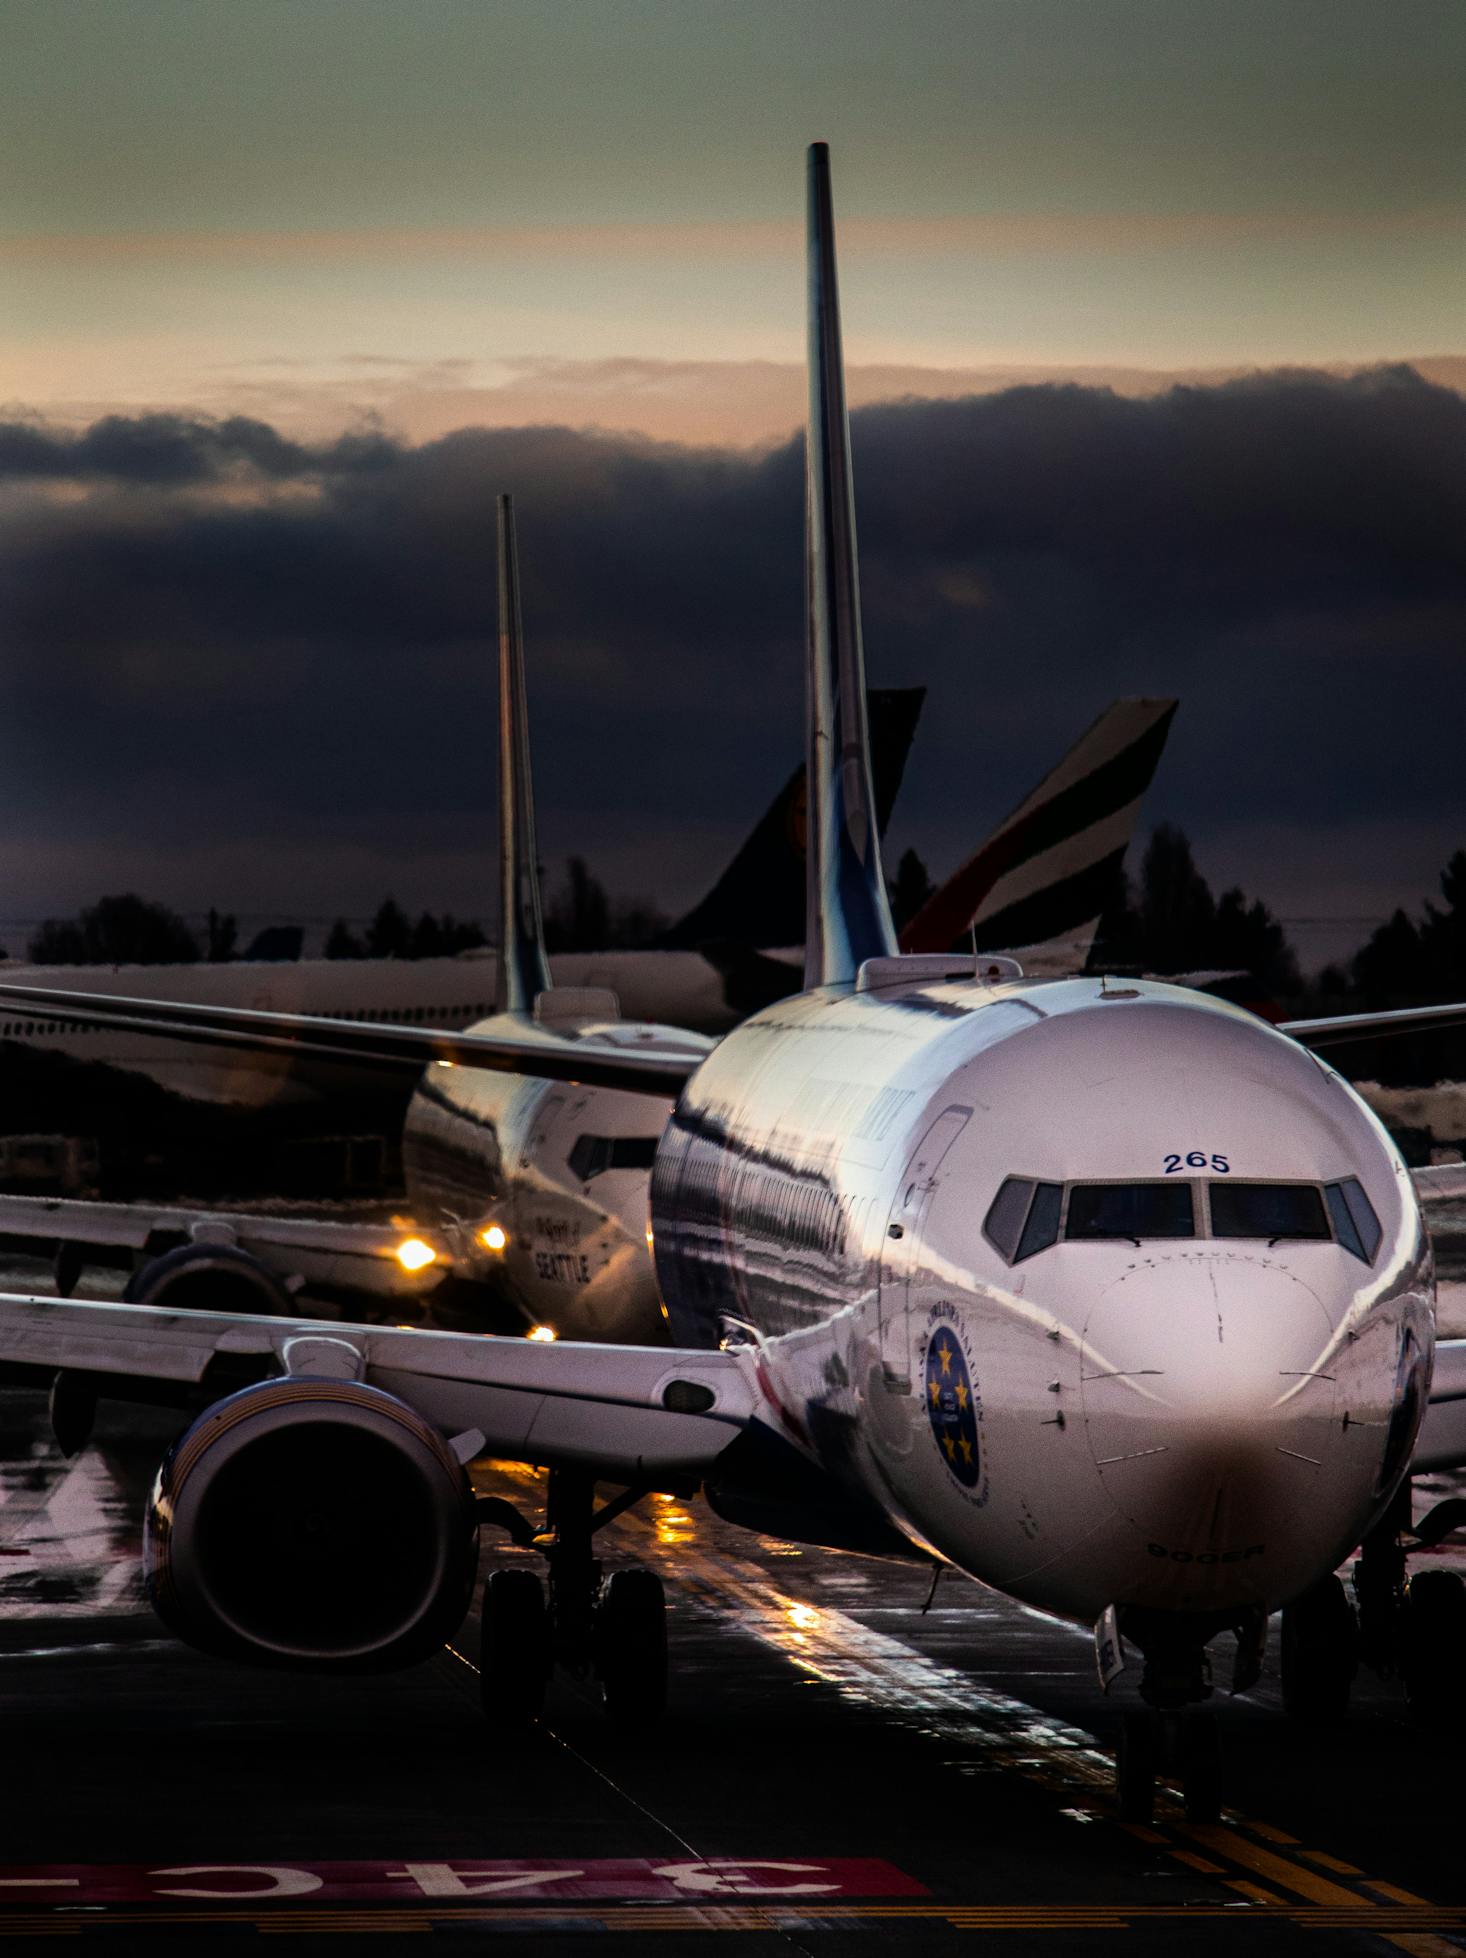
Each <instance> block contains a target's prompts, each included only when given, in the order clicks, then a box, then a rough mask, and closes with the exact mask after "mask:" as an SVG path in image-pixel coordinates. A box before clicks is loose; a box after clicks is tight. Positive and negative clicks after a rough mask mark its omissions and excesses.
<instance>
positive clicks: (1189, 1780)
mask: <svg viewBox="0 0 1466 1958" xmlns="http://www.w3.org/2000/svg"><path fill="white" fill-rule="evenodd" d="M1181 1799H1182V1801H1183V1803H1184V1805H1185V1809H1186V1820H1187V1821H1188V1822H1215V1821H1216V1820H1217V1819H1218V1817H1219V1816H1220V1815H1221V1812H1222V1747H1221V1738H1220V1736H1219V1734H1218V1732H1217V1720H1216V1715H1215V1714H1214V1713H1192V1714H1189V1715H1188V1716H1187V1718H1186V1720H1185V1721H1184V1722H1183V1724H1182V1728H1181Z"/></svg>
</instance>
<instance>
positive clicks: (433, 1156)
mask: <svg viewBox="0 0 1466 1958" xmlns="http://www.w3.org/2000/svg"><path fill="white" fill-rule="evenodd" d="M502 1024H503V1022H501V1021H496V1020H493V1019H490V1020H485V1021H483V1022H481V1023H480V1025H479V1027H478V1028H477V1030H478V1031H481V1032H487V1033H492V1032H493V1031H495V1029H496V1028H497V1027H499V1026H501V1025H502ZM583 1030H584V1031H585V1032H586V1033H587V1034H588V1035H590V1036H592V1037H594V1038H595V1039H597V1040H598V1041H601V1042H602V1043H604V1042H607V1041H611V1042H624V1043H625V1044H627V1045H628V1046H631V1047H633V1048H637V1049H641V1050H644V1049H645V1048H646V1046H647V1045H648V1044H649V1043H655V1042H658V1041H661V1042H670V1043H672V1044H674V1045H676V1046H677V1047H678V1048H680V1049H683V1050H686V1049H687V1048H689V1047H693V1048H698V1049H705V1048H706V1047H707V1045H708V1043H707V1042H706V1041H701V1040H699V1039H698V1037H697V1036H695V1035H690V1034H683V1033H680V1032H676V1031H674V1030H673V1029H670V1028H652V1027H647V1026H644V1025H639V1024H637V1023H628V1022H624V1021H612V1022H609V1023H606V1024H600V1023H587V1024H586V1025H585V1027H584V1029H583ZM671 1113H672V1104H671V1102H670V1101H663V1100H660V1099H659V1098H657V1097H656V1096H653V1095H646V1094H627V1093H621V1092H618V1091H616V1090H614V1089H610V1088H600V1087H587V1086H584V1085H577V1084H573V1083H568V1082H556V1081H543V1080H540V1079H537V1078H536V1077H534V1076H531V1075H513V1074H489V1073H481V1072H477V1071H475V1070H472V1069H468V1068H459V1067H445V1066H442V1065H441V1064H438V1065H434V1066H432V1067H430V1068H428V1069H427V1071H426V1072H425V1074H424V1075H423V1078H422V1080H421V1082H420V1083H419V1085H418V1088H417V1090H416V1092H415V1093H414V1095H413V1098H412V1102H411V1105H410V1107H409V1109H408V1112H407V1119H406V1123H405V1125H404V1129H403V1142H402V1162H403V1172H404V1175H405V1177H406V1181H407V1188H408V1195H409V1197H410V1199H411V1202H412V1207H413V1214H414V1216H415V1217H416V1219H417V1221H418V1222H419V1223H420V1224H423V1225H425V1226H428V1227H429V1228H430V1229H431V1230H432V1232H433V1234H434V1235H435V1237H436V1238H438V1239H440V1240H441V1241H443V1242H444V1243H445V1244H446V1245H447V1246H448V1248H449V1249H450V1251H451V1253H452V1257H453V1264H454V1269H455V1271H457V1272H458V1273H459V1274H460V1275H462V1276H465V1277H469V1278H474V1279H479V1280H482V1281H485V1282H487V1283H490V1284H494V1285H505V1286H507V1288H508V1290H509V1292H510V1294H511V1295H512V1297H513V1298H514V1300H515V1301H516V1303H517V1304H518V1305H519V1307H520V1309H521V1310H522V1311H523V1313H524V1315H525V1317H526V1319H527V1320H528V1321H529V1322H530V1323H532V1324H537V1325H541V1326H546V1327H551V1328H553V1330H554V1331H555V1332H556V1333H557V1334H558V1335H563V1336H564V1337H567V1338H574V1339H592V1340H616V1341H621V1342H623V1343H627V1344H632V1345H635V1344H641V1345H646V1344H650V1343H654V1342H656V1341H660V1340H664V1339H665V1338H666V1325H665V1316H664V1314H663V1312H662V1308H661V1300H660V1295H659V1293H658V1289H657V1280H656V1273H655V1272H654V1270H653V1268H652V1260H651V1251H650V1244H649V1234H648V1230H647V1222H648V1211H647V1189H648V1183H649V1180H650V1175H651V1166H652V1160H653V1157H654V1155H655V1152H656V1147H657V1143H658V1141H659V1140H660V1138H661V1135H662V1133H663V1131H664V1129H665V1128H666V1125H667V1122H668V1120H669V1119H670V1117H671Z"/></svg>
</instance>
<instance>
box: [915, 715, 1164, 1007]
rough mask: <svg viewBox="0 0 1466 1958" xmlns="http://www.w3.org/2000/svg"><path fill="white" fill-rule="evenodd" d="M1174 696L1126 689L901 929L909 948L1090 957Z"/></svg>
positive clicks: (1078, 963) (1078, 961)
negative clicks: (1056, 950) (1057, 946)
mask: <svg viewBox="0 0 1466 1958" xmlns="http://www.w3.org/2000/svg"><path fill="white" fill-rule="evenodd" d="M1176 706H1177V703H1176V702H1175V701H1174V700H1117V701H1115V702H1114V703H1113V704H1112V705H1111V706H1109V707H1107V708H1106V709H1105V711H1104V713H1103V714H1101V715H1100V717H1099V719H1098V720H1097V721H1096V722H1095V723H1094V725H1093V727H1091V728H1090V729H1089V730H1088V731H1087V732H1086V733H1085V734H1084V735H1082V736H1081V738H1080V739H1079V741H1077V742H1076V743H1075V745H1074V746H1073V747H1072V748H1071V749H1070V750H1069V752H1068V754H1067V755H1065V757H1064V759H1063V760H1062V761H1061V762H1060V763H1059V765H1058V767H1057V768H1056V769H1054V770H1053V772H1052V773H1051V774H1049V775H1047V776H1045V778H1044V780H1043V781H1042V782H1040V783H1039V785H1038V787H1037V788H1036V789H1035V790H1034V791H1033V793H1032V794H1031V795H1030V796H1029V797H1028V798H1027V799H1026V801H1024V802H1023V803H1021V804H1020V806H1019V807H1018V808H1017V809H1015V810H1014V812H1013V814H1012V815H1011V816H1009V818H1008V819H1007V821H1006V822H1004V823H1002V824H1000V826H999V827H998V828H997V829H996V830H995V831H994V832H993V834H992V835H991V836H990V837H989V838H988V840H987V841H986V842H985V843H984V844H983V845H982V846H981V848H980V849H979V850H978V851H977V852H976V854H975V855H973V856H971V857H969V858H968V860H967V862H966V863H964V864H963V866H962V868H961V869H960V870H958V871H957V872H956V873H955V874H954V875H953V876H951V877H949V878H948V879H947V881H946V883H945V884H943V885H942V887H941V889H940V890H938V891H937V892H935V893H934V894H933V896H931V897H930V898H928V900H927V902H926V903H925V904H924V905H923V906H922V908H921V910H920V911H918V912H917V914H916V916H915V917H914V918H913V919H912V920H911V921H910V923H909V924H908V925H907V926H906V928H905V930H904V931H903V932H902V934H901V949H902V951H903V952H947V951H951V950H953V949H954V948H957V947H966V946H969V945H971V946H975V949H976V950H978V951H980V952H995V951H1004V950H1011V949H1014V948H1016V947H1020V946H1028V945H1048V944H1052V943H1054V942H1056V941H1063V943H1064V950H1065V954H1066V958H1067V959H1068V961H1069V965H1070V969H1071V970H1077V969H1079V968H1081V967H1082V966H1083V964H1084V961H1085V959H1086V958H1087V956H1088V953H1089V947H1090V945H1091V943H1092V942H1093V939H1094V934H1095V929H1096V927H1097V926H1098V923H1099V920H1100V916H1101V914H1102V913H1103V911H1104V910H1105V909H1106V907H1107V906H1108V904H1109V903H1110V901H1111V899H1112V898H1113V896H1114V894H1115V890H1116V887H1117V884H1118V880H1119V874H1120V868H1121V865H1122V864H1123V862H1124V857H1125V850H1126V847H1127V846H1128V844H1129V842H1130V838H1131V836H1132V834H1133V833H1134V829H1135V821H1136V817H1137V816H1138V814H1139V812H1140V802H1141V798H1142V797H1143V796H1144V794H1145V792H1146V790H1147V789H1148V788H1149V787H1150V783H1151V778H1152V776H1153V775H1154V774H1155V771H1156V765H1157V763H1158V762H1159V761H1160V758H1161V751H1162V749H1163V748H1164V747H1165V745H1166V736H1167V735H1168V734H1169V733H1170V731H1171V721H1172V719H1173V717H1174V715H1175V712H1176Z"/></svg>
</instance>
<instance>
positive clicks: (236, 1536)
mask: <svg viewBox="0 0 1466 1958" xmlns="http://www.w3.org/2000/svg"><path fill="white" fill-rule="evenodd" d="M143 1560H144V1570H145V1575H146V1580H147V1588H148V1594H149V1597H150V1599H151V1601H152V1604H153V1607H154V1609H155V1610H156V1611H157V1613H158V1615H159V1617H160V1618H162V1619H163V1621H164V1623H165V1624H167V1625H168V1626H169V1627H170V1629H171V1630H173V1631H174V1632H176V1633H177V1634H178V1636H179V1637H180V1638H183V1639H185V1640H187V1642H188V1643H189V1644H190V1645H194V1646H197V1647H199V1648H200V1649H201V1650H203V1651H207V1652H214V1653H218V1654H221V1655H225V1656H228V1657H231V1658H237V1659H247V1660H250V1661H252V1662H253V1663H255V1664H257V1665H270V1666H290V1667H297V1668H309V1669H315V1670H318V1671H357V1672H377V1671H388V1670H390V1669H392V1668H394V1667H398V1666H407V1665H412V1664H414V1663H415V1662H416V1661H417V1660H419V1659H423V1658H426V1657H427V1656H428V1655H429V1654H430V1653H432V1652H434V1651H436V1650H437V1648H438V1647H439V1646H440V1645H442V1643H443V1642H444V1640H445V1639H447V1638H449V1637H451V1636H452V1634H453V1633H454V1632H455V1631H456V1630H457V1628H458V1626H459V1625H460V1624H461V1623H462V1620H463V1618H464V1615H465V1613H466V1612H467V1610H468V1604H469V1597H470V1594H471V1592H472V1589H473V1580H474V1573H475V1569H476V1566H477V1562H478V1532H477V1526H476V1521H475V1515H474V1500H473V1493H472V1490H471V1489H470V1487H469V1482H468V1477H467V1476H466V1475H465V1473H464V1471H463V1469H462V1467H461V1466H460V1464H459V1463H458V1461H457V1460H456V1458H455V1457H454V1456H453V1454H452V1453H451V1451H450V1450H449V1448H448V1446H447V1444H446V1443H445V1442H444V1440H443V1438H442V1436H441V1435H439V1434H438V1433H437V1432H436V1430H435V1429H433V1428H432V1427H430V1426H429V1425H428V1423H427V1422H425V1421H424V1420H423V1419H422V1417H421V1416H420V1415H418V1414H417V1413H416V1412H415V1411H414V1410H413V1409H412V1408H410V1407H408V1406H407V1405H405V1403H404V1402H402V1401H400V1400H398V1399H396V1398H395V1397H394V1396H393V1395H391V1394H387V1393H383V1392H382V1390H381V1389H380V1388H377V1387H368V1386H364V1385H361V1384H359V1383H357V1382H355V1381H340V1380H325V1379H320V1380H317V1379H311V1378H309V1377H296V1378H292V1379H288V1380H270V1381H263V1382H260V1383H258V1384H257V1385H255V1386H251V1387H245V1388H243V1389H242V1390H241V1391H240V1392H239V1393H237V1394H232V1395H230V1396H229V1398H228V1399H227V1400H222V1401H219V1402H217V1403H216V1404H215V1405H214V1406H213V1407H211V1408H209V1409H208V1410H207V1411H206V1412H205V1413H203V1414H201V1415H200V1416H199V1418H198V1419H197V1420H196V1421H195V1422H194V1424H193V1426H192V1427H191V1428H189V1429H188V1431H187V1433H186V1434H184V1435H183V1437H182V1438H181V1439H180V1440H179V1441H178V1442H177V1443H176V1444H175V1445H174V1447H173V1448H172V1449H171V1450H170V1451H169V1453H168V1455H167V1457H166V1459H165V1460H164V1462H163V1465H162V1467H161V1468H160V1469H159V1471H158V1477H157V1481H156V1482H155V1484H154V1487H153V1493H152V1497H151V1499H150V1501H149V1504H148V1512H147V1516H146V1519H145V1528H144V1533H143Z"/></svg>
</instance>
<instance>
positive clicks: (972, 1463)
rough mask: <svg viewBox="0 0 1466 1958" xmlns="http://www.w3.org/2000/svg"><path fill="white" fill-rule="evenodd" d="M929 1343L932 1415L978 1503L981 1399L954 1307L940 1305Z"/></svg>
mask: <svg viewBox="0 0 1466 1958" xmlns="http://www.w3.org/2000/svg"><path fill="white" fill-rule="evenodd" d="M932 1318H933V1325H932V1329H931V1331H930V1333H929V1334H928V1337H927V1343H926V1381H925V1398H926V1414H927V1419H928V1420H929V1421H930V1422H931V1429H932V1435H933V1437H934V1438H935V1440H936V1444H937V1447H938V1448H939V1449H940V1450H941V1454H942V1459H943V1461H944V1462H945V1463H946V1464H947V1467H948V1469H949V1470H950V1471H951V1473H952V1474H953V1476H955V1478H956V1479H957V1481H958V1482H959V1483H960V1484H961V1485H962V1487H963V1488H964V1489H967V1490H970V1491H971V1492H972V1499H973V1501H974V1502H979V1503H981V1502H985V1501H986V1500H987V1482H986V1478H985V1476H984V1474H983V1468H984V1463H983V1459H982V1436H981V1432H980V1427H979V1423H980V1420H981V1416H982V1401H981V1399H980V1398H979V1396H978V1393H977V1390H976V1389H975V1387H974V1386H973V1384H972V1375H971V1372H970V1371H969V1369H968V1365H967V1354H966V1351H965V1348H964V1343H963V1341H962V1338H961V1335H960V1333H959V1330H958V1326H957V1323H956V1315H955V1313H953V1311H952V1308H951V1307H950V1306H945V1307H943V1306H938V1307H937V1308H936V1310H935V1312H934V1313H933V1315H932Z"/></svg>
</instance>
